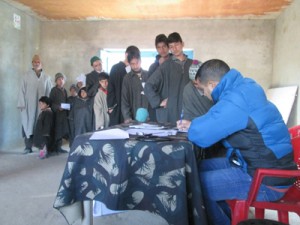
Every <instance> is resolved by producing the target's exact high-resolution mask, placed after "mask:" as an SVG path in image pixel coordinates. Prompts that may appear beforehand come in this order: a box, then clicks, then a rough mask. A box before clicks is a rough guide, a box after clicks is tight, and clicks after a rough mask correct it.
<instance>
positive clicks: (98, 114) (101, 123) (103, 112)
mask: <svg viewBox="0 0 300 225" xmlns="http://www.w3.org/2000/svg"><path fill="white" fill-rule="evenodd" d="M106 97H107V95H106V94H105V93H104V92H103V91H102V90H100V89H99V90H98V92H97V94H96V96H95V99H94V115H95V126H96V127H95V128H96V130H99V129H101V127H103V128H107V127H108V125H109V115H108V107H107V101H106Z"/></svg>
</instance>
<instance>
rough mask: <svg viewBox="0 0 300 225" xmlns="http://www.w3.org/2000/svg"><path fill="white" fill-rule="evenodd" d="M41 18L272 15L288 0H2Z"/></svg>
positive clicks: (285, 4) (83, 18)
mask: <svg viewBox="0 0 300 225" xmlns="http://www.w3.org/2000/svg"><path fill="white" fill-rule="evenodd" d="M5 1H6V2H8V3H10V4H13V5H14V6H15V7H17V8H19V9H21V10H23V11H27V12H28V13H30V14H34V15H36V16H38V17H39V18H40V19H41V20H112V19H126V20H136V19H137V20H146V19H150V20H156V19H212V18H220V19H232V18H242V19H266V18H270V19H274V18H276V17H277V16H278V15H279V14H280V13H281V11H282V10H283V9H284V8H286V7H287V6H288V5H289V4H290V3H291V2H292V0H5Z"/></svg>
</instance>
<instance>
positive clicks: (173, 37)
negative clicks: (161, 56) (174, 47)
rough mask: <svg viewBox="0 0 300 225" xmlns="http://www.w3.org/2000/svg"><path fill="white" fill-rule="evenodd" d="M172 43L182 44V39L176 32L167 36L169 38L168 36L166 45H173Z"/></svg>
mask: <svg viewBox="0 0 300 225" xmlns="http://www.w3.org/2000/svg"><path fill="white" fill-rule="evenodd" d="M174 42H181V43H182V39H181V37H180V34H178V33H177V32H173V33H171V34H169V36H168V44H170V43H174Z"/></svg>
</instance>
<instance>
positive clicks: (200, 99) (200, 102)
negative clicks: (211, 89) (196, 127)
mask: <svg viewBox="0 0 300 225" xmlns="http://www.w3.org/2000/svg"><path fill="white" fill-rule="evenodd" d="M201 64H202V63H201V62H200V61H198V60H193V63H192V65H191V66H190V70H189V77H190V82H189V83H188V84H187V85H186V86H185V87H184V89H183V100H182V101H183V108H182V109H183V116H182V118H183V119H185V120H189V121H192V120H193V119H194V118H196V117H199V116H202V115H204V114H205V113H207V112H208V110H209V109H210V108H211V107H212V105H213V102H212V101H211V100H209V99H208V98H207V97H206V96H205V95H204V93H203V91H202V90H200V88H199V87H198V84H197V82H196V80H195V76H196V73H197V71H198V69H199V67H200V66H201Z"/></svg>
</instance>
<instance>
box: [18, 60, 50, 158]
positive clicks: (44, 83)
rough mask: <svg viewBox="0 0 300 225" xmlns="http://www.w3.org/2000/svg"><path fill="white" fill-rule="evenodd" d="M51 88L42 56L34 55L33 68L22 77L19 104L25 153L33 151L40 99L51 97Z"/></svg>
mask: <svg viewBox="0 0 300 225" xmlns="http://www.w3.org/2000/svg"><path fill="white" fill-rule="evenodd" d="M51 88H52V83H51V79H50V77H49V76H47V75H46V74H44V72H43V70H42V63H41V59H40V57H39V56H38V55H34V56H33V58H32V69H31V70H29V71H28V72H27V73H26V74H25V75H24V76H23V77H22V81H21V86H20V89H19V95H18V104H17V108H18V109H20V111H21V120H22V134H23V137H24V140H25V150H24V154H27V153H31V152H32V145H33V131H34V128H35V124H36V121H37V119H38V115H39V113H40V109H39V102H38V100H39V99H40V98H41V97H42V96H48V97H49V94H50V91H51Z"/></svg>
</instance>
